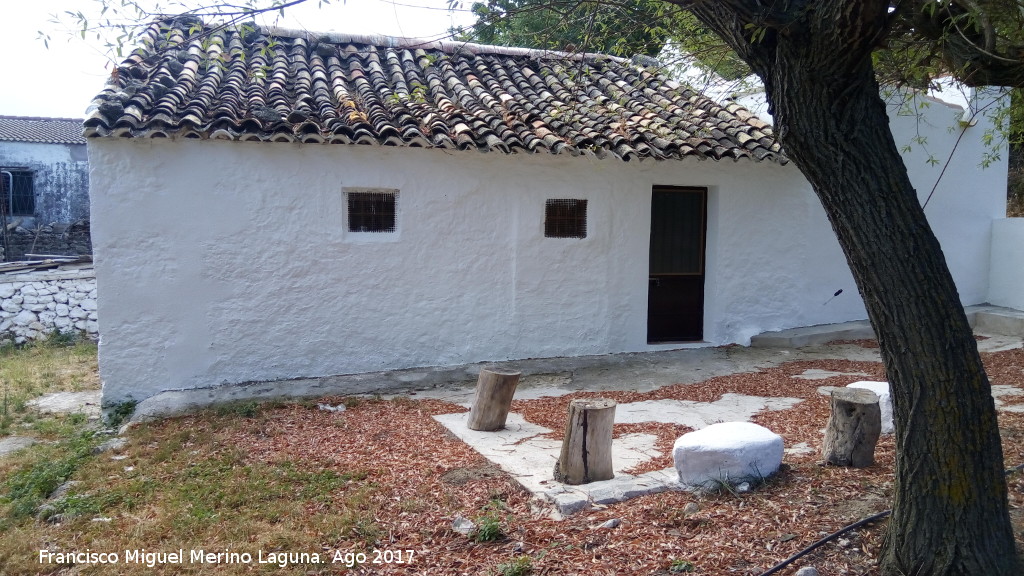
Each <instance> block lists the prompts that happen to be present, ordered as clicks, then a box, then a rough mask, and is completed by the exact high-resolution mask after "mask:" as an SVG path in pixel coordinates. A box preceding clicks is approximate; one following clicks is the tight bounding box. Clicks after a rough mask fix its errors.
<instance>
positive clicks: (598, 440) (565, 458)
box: [555, 398, 615, 484]
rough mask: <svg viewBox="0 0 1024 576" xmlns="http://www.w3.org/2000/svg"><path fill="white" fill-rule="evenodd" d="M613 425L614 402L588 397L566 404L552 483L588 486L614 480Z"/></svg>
mask: <svg viewBox="0 0 1024 576" xmlns="http://www.w3.org/2000/svg"><path fill="white" fill-rule="evenodd" d="M614 424H615V401H614V400H607V399H604V398H590V399H577V400H573V401H571V402H569V417H568V420H567V421H566V424H565V437H564V438H562V452H561V454H560V455H559V457H558V461H557V462H555V480H557V481H559V482H564V483H565V484H587V483H590V482H597V481H598V480H611V479H612V478H614V477H615V473H614V471H613V470H612V426H613V425H614Z"/></svg>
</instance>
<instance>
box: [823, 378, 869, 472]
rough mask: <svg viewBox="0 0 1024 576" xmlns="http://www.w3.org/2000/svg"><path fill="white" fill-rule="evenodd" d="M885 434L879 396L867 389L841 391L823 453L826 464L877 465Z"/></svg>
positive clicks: (834, 396) (834, 401)
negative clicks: (878, 447) (877, 450)
mask: <svg viewBox="0 0 1024 576" xmlns="http://www.w3.org/2000/svg"><path fill="white" fill-rule="evenodd" d="M881 432H882V412H881V410H880V409H879V407H878V395H877V394H875V393H874V392H872V391H871V390H867V389H865V388H837V389H836V390H834V391H833V392H832V414H831V415H830V416H829V418H828V426H827V427H826V428H825V442H824V444H823V445H822V449H821V454H822V456H823V457H824V459H825V463H826V464H835V465H837V466H851V467H853V468H866V467H868V466H871V465H872V464H874V463H875V444H876V443H877V442H878V437H879V435H880V434H881Z"/></svg>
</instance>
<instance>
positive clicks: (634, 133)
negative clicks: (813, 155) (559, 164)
mask: <svg viewBox="0 0 1024 576" xmlns="http://www.w3.org/2000/svg"><path fill="white" fill-rule="evenodd" d="M141 45H142V48H139V49H137V50H136V51H135V52H134V53H133V54H132V55H131V56H130V57H129V58H128V59H127V60H125V62H124V63H122V65H121V66H120V67H119V68H118V69H117V70H116V72H115V74H113V75H112V79H111V81H110V82H109V83H108V85H107V86H106V88H104V90H103V91H102V92H101V93H100V94H99V95H98V96H97V97H96V98H95V99H94V100H93V106H92V107H91V110H92V113H91V115H90V116H89V117H88V118H87V119H86V120H85V135H86V136H88V137H116V138H122V137H128V138H203V139H219V140H239V141H265V142H266V141H269V142H305V143H324V144H334V143H338V144H368V145H378V146H408V147H424V148H446V149H458V150H475V151H480V152H498V153H502V154H514V153H538V152H546V153H551V154H570V155H573V156H581V155H585V156H597V157H606V156H612V157H617V158H620V159H622V160H633V159H646V158H653V159H658V160H663V159H681V158H684V157H695V158H700V159H714V160H719V159H722V158H731V159H734V160H738V159H740V158H749V159H751V160H755V161H761V160H769V161H774V162H779V163H785V162H786V157H785V155H784V154H783V153H782V152H781V150H780V148H779V144H778V143H777V142H776V141H775V138H774V137H773V135H772V131H771V127H770V126H769V125H768V124H766V123H765V122H763V121H761V120H759V119H758V118H757V117H755V116H753V115H752V114H750V113H749V112H748V111H746V110H744V109H743V108H742V107H740V106H739V105H737V104H735V103H733V102H730V103H728V104H727V105H725V106H723V105H720V104H718V103H716V102H713V101H712V100H710V99H708V98H706V97H704V96H703V95H701V94H700V93H698V92H695V91H693V90H691V89H690V88H689V87H687V86H681V85H679V84H676V83H675V82H673V81H672V80H670V79H669V78H668V77H666V76H665V74H664V73H662V72H661V71H659V70H657V69H653V68H643V67H640V66H637V65H634V64H633V63H631V62H630V61H629V60H624V59H621V58H614V57H611V56H601V55H579V54H575V55H574V54H565V53H552V52H546V51H539V50H527V49H523V48H507V47H499V46H483V45H479V44H469V43H463V42H454V41H425V40H417V39H409V38H390V37H383V36H355V35H344V34H335V33H330V34H315V33H309V32H304V31H294V30H284V29H278V28H256V29H255V30H252V29H249V30H244V29H243V30H234V29H228V28H220V27H216V26H207V25H204V24H202V23H201V22H197V21H196V20H195V19H193V18H177V19H172V20H164V21H161V22H156V23H154V24H153V25H152V26H151V27H150V29H149V31H148V32H147V33H146V34H145V35H144V36H143V37H142V41H141Z"/></svg>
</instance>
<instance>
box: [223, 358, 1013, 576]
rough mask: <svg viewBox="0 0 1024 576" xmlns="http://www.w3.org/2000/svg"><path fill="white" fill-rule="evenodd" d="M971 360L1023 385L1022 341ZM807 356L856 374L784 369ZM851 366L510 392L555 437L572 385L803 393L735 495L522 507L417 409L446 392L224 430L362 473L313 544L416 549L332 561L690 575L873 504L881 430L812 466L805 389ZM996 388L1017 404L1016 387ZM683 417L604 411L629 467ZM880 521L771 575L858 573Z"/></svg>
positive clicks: (479, 570)
mask: <svg viewBox="0 0 1024 576" xmlns="http://www.w3.org/2000/svg"><path fill="white" fill-rule="evenodd" d="M984 359H985V362H986V366H987V367H988V371H989V374H990V377H991V379H992V382H993V383H994V384H1012V385H1016V386H1019V387H1022V388H1024V351H1022V350H1012V351H1008V352H999V353H994V354H985V355H984ZM812 368H814V369H818V370H830V371H835V372H845V373H864V374H867V375H868V377H859V376H858V377H850V376H839V377H834V378H826V379H822V380H803V379H797V378H793V377H792V376H795V375H798V374H802V373H803V372H804V371H806V370H808V369H812ZM856 379H864V380H884V379H885V375H884V370H883V368H882V366H881V364H879V363H874V362H853V361H845V360H828V361H800V362H790V363H787V364H783V365H781V366H779V367H777V368H772V369H767V370H762V371H759V372H754V373H745V374H734V375H730V376H724V377H718V378H713V379H711V380H707V381H705V382H702V383H700V384H689V385H675V386H668V387H665V388H661V389H658V390H655V391H652V392H647V393H638V392H601V393H600V394H596V393H593V394H592V393H582V392H581V393H575V394H572V395H569V396H563V397H558V398H541V399H537V400H517V401H515V402H514V403H513V408H512V409H513V411H515V412H519V413H522V414H523V415H524V416H525V418H526V419H527V420H528V421H530V422H533V423H536V424H539V425H542V426H545V427H548V428H550V429H552V430H554V432H553V433H552V435H553V436H554V437H558V438H560V436H561V433H562V432H561V429H562V427H563V426H564V418H565V414H566V411H567V406H568V403H569V401H570V400H571V399H573V398H580V397H593V396H602V397H610V398H613V399H615V400H617V401H618V402H620V403H625V402H636V401H640V400H656V399H678V400H692V401H701V402H709V401H714V400H716V399H718V398H720V397H721V396H722V394H725V393H729V392H731V393H736V394H749V395H756V396H774V397H791V398H800V399H802V400H803V401H802V402H800V403H799V404H797V405H796V406H795V407H793V408H791V409H788V410H784V411H776V412H762V413H760V414H758V415H757V416H755V418H754V421H755V422H757V423H758V424H761V425H763V426H766V427H768V428H770V429H771V430H773V431H775V432H776V433H778V434H781V435H782V436H783V438H784V439H785V443H786V447H787V448H791V447H793V446H794V445H797V444H799V443H806V445H807V446H809V447H810V448H811V449H812V451H811V453H809V454H802V455H801V454H787V455H786V458H785V461H784V462H785V463H784V465H783V469H782V470H781V471H780V473H779V474H778V475H776V476H775V477H773V478H771V479H769V481H768V482H767V483H766V484H765V485H763V486H760V487H757V488H756V489H754V490H753V491H751V492H748V493H744V494H733V493H730V492H723V493H719V494H709V495H701V496H697V495H694V494H690V493H686V492H675V493H662V494H656V495H652V496H646V497H642V498H637V499H634V500H630V501H628V502H624V503H620V504H616V505H613V506H608V507H606V508H604V507H599V508H598V509H596V510H591V511H589V512H584V513H580V514H577V515H575V516H572V517H570V518H568V519H566V520H562V521H556V520H552V519H550V518H548V517H547V516H546V511H545V510H542V509H540V510H539V509H535V508H532V507H531V503H530V495H529V494H528V493H527V492H526V491H525V490H523V489H522V488H521V487H520V486H519V485H518V484H517V483H516V482H515V481H514V480H513V479H512V477H511V476H509V475H508V474H505V473H504V472H501V471H499V470H497V469H496V468H495V467H494V466H493V465H491V464H490V463H489V462H488V461H487V460H486V459H484V458H483V457H482V456H480V455H479V454H477V453H476V452H475V451H473V450H472V449H471V448H470V447H469V446H467V445H466V444H464V443H462V442H461V441H459V440H458V439H456V438H455V437H454V436H452V435H451V434H450V433H448V432H447V431H446V430H445V428H444V427H442V426H441V425H440V424H438V423H437V422H436V421H434V420H433V418H431V416H433V415H436V414H444V413H451V412H459V411H464V410H465V409H464V408H462V407H460V406H457V405H454V404H450V403H446V402H441V401H437V400H405V399H400V400H394V401H382V400H365V399H352V398H335V399H327V400H326V401H329V402H345V403H346V404H347V405H348V406H349V407H348V409H347V410H346V411H344V412H337V413H334V412H327V411H321V410H317V409H310V408H308V407H303V406H300V405H288V406H285V407H282V408H279V409H276V410H274V411H273V412H271V413H270V414H268V417H267V418H266V419H265V420H263V421H262V422H261V423H260V424H259V425H258V426H257V425H255V424H254V425H253V426H248V427H242V428H241V429H240V431H239V432H238V433H237V435H236V438H234V441H235V443H236V445H237V446H240V447H245V449H246V450H247V452H248V454H249V456H250V457H251V458H252V459H254V460H258V461H265V462H284V461H292V462H307V463H315V464H316V465H317V466H320V467H327V468H333V469H336V470H337V471H339V472H342V473H350V474H351V473H355V472H359V473H361V474H362V475H365V476H361V477H362V478H363V479H362V480H360V482H363V483H366V484H367V485H369V486H372V487H373V491H372V513H373V515H374V519H375V522H376V523H377V525H378V526H379V527H380V531H379V534H380V535H379V536H378V537H377V541H376V542H373V543H370V544H368V543H366V542H361V541H359V540H358V539H356V538H354V537H345V538H344V539H341V540H333V541H324V542H322V543H321V545H322V547H323V548H324V550H327V551H335V550H341V551H343V552H344V551H357V550H364V551H369V550H370V549H371V548H377V549H380V550H384V549H394V550H398V549H402V550H406V549H413V550H415V551H416V556H415V559H416V560H415V562H414V563H413V564H412V565H408V564H406V565H399V564H390V565H387V564H384V565H372V566H371V565H367V566H363V567H359V568H356V569H353V570H351V571H348V572H346V573H347V574H428V575H438V576H448V575H452V576H454V575H490V574H499V572H498V569H497V566H498V565H499V564H501V563H507V562H509V561H510V560H512V559H514V558H516V557H518V556H521V555H529V556H530V557H531V561H532V566H533V571H532V574H535V575H548V574H550V575H564V576H570V575H577V574H578V575H581V576H582V575H603V574H608V575H612V574H641V575H666V574H671V573H673V572H670V571H669V570H670V567H671V566H672V563H673V561H682V560H685V561H688V562H691V563H692V565H693V571H692V573H694V574H712V575H752V576H756V575H758V574H761V573H762V572H763V571H764V570H766V569H768V568H770V567H772V566H773V565H775V564H777V563H778V562H780V561H782V560H783V559H785V558H787V557H789V556H790V555H792V554H794V553H796V552H798V551H800V550H802V549H803V548H804V547H806V546H807V545H809V544H811V543H812V542H814V541H816V540H818V539H819V538H821V537H823V536H824V535H826V534H829V533H832V532H834V531H835V530H838V529H839V528H841V527H843V526H845V525H847V524H850V523H852V522H854V521H856V520H859V519H861V518H864V517H866V516H869V515H871V514H874V513H876V512H880V511H882V510H885V509H886V508H888V506H889V498H890V495H891V492H892V483H893V476H892V469H893V464H894V457H895V450H894V445H893V441H892V437H891V436H890V437H883V439H882V440H881V441H880V442H879V445H878V447H877V449H876V463H875V465H874V466H872V467H870V468H867V469H860V470H854V469H847V468H837V467H824V466H821V465H819V462H818V458H819V457H818V451H819V450H820V442H821V438H822V430H823V429H824V427H825V423H826V421H827V419H828V410H829V399H828V397H826V396H825V395H822V394H820V393H819V392H818V388H819V387H820V386H844V385H846V384H848V383H850V382H851V381H852V380H856ZM1004 401H1006V402H1007V403H1014V402H1020V403H1024V396H1022V397H1009V398H1004ZM1000 426H1001V428H1002V429H1003V442H1004V443H1003V450H1004V454H1005V461H1006V464H1007V466H1014V465H1017V464H1020V463H1022V462H1024V414H1021V413H1009V412H1002V413H1001V414H1000ZM687 431H689V429H688V428H686V427H685V426H677V425H671V424H631V425H616V426H615V434H616V435H621V434H627V433H634V432H645V433H651V434H655V435H656V436H657V437H658V441H657V449H658V450H660V451H661V452H662V456H661V457H659V458H656V459H655V460H653V461H650V462H648V463H645V464H644V465H643V466H641V467H639V468H638V469H636V470H634V472H644V471H647V470H654V469H661V468H667V467H670V466H672V457H671V448H672V444H673V443H674V442H675V439H676V438H677V437H678V436H679V435H681V434H683V433H685V432H687ZM1009 486H1010V498H1011V500H1010V503H1011V506H1012V507H1013V518H1014V521H1015V533H1016V534H1018V541H1019V544H1020V545H1021V546H1024V474H1020V473H1018V474H1015V475H1013V476H1011V477H1010V480H1009ZM689 503H696V505H697V511H696V512H691V513H686V512H684V507H686V505H687V504H689ZM691 508H692V507H691ZM488 513H490V514H497V516H498V517H499V518H500V520H501V523H502V528H503V531H504V534H505V536H504V537H503V538H502V539H500V540H498V541H496V542H491V543H478V542H475V541H474V540H472V539H471V538H468V537H467V536H465V535H462V534H459V533H456V532H454V531H453V530H452V520H453V519H454V517H455V516H456V515H461V516H464V517H466V518H470V519H476V518H479V517H480V516H483V515H485V514H488ZM613 518H616V519H619V520H620V521H621V524H620V525H619V526H618V527H616V528H599V527H598V526H599V525H600V524H601V523H603V522H605V521H606V520H609V519H613ZM883 526H884V522H882V523H879V524H876V525H874V526H869V527H867V528H864V529H861V530H859V531H856V532H852V533H849V534H847V535H845V536H844V537H843V538H842V539H841V540H839V541H838V542H834V543H831V544H828V545H826V546H824V547H822V548H820V549H819V550H818V551H816V552H814V553H812V554H811V555H809V556H807V557H806V558H804V559H802V560H800V561H798V562H797V563H795V564H794V565H792V566H791V567H789V568H787V569H786V570H784V571H783V572H781V574H793V573H795V571H796V569H797V568H799V567H801V566H815V567H816V568H817V569H818V571H819V573H820V574H822V575H823V576H834V575H852V574H873V573H875V571H874V562H875V560H876V558H877V554H878V550H879V546H880V543H881V537H882V531H883ZM677 566H679V565H678V564H677Z"/></svg>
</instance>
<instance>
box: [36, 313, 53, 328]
mask: <svg viewBox="0 0 1024 576" xmlns="http://www.w3.org/2000/svg"><path fill="white" fill-rule="evenodd" d="M56 319H57V313H56V312H54V311H52V310H44V311H42V312H40V313H39V322H40V323H42V324H43V326H53V321H54V320H56Z"/></svg>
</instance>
